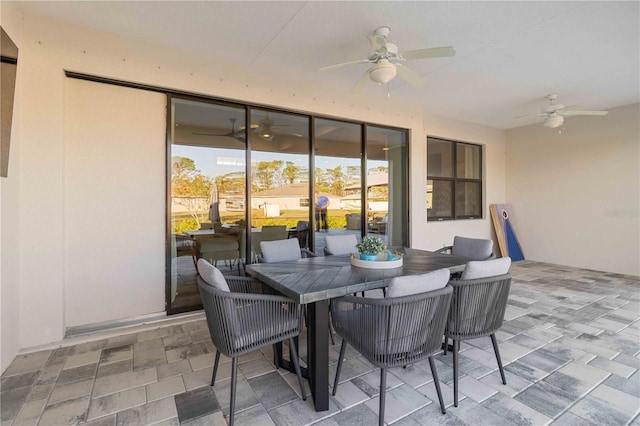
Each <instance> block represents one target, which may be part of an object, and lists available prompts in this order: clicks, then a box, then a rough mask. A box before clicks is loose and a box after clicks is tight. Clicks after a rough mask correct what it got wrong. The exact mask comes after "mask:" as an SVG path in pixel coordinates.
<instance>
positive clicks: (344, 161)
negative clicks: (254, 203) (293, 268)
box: [314, 118, 363, 254]
mask: <svg viewBox="0 0 640 426" xmlns="http://www.w3.org/2000/svg"><path fill="white" fill-rule="evenodd" d="M314 154H315V157H314V159H315V168H314V172H315V173H314V174H315V180H314V190H315V198H314V204H315V206H314V212H315V213H314V221H315V246H314V247H315V250H316V253H318V254H322V253H323V252H324V246H325V244H324V241H325V236H326V235H330V234H331V235H335V234H354V235H356V237H357V238H358V239H359V238H360V236H361V234H362V213H363V212H362V125H360V124H355V123H348V122H344V121H337V120H327V119H319V118H318V119H316V120H315V121H314ZM354 250H355V249H354Z"/></svg>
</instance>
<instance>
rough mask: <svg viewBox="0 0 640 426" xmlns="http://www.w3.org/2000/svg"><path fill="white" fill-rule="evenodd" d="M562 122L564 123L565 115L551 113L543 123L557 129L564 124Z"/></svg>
mask: <svg viewBox="0 0 640 426" xmlns="http://www.w3.org/2000/svg"><path fill="white" fill-rule="evenodd" d="M562 123H564V117H563V116H561V115H551V116H550V117H549V118H547V119H546V120H544V123H542V125H543V126H544V127H549V128H550V129H555V128H556V127H560V126H562Z"/></svg>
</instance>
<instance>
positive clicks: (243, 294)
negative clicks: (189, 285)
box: [198, 259, 307, 425]
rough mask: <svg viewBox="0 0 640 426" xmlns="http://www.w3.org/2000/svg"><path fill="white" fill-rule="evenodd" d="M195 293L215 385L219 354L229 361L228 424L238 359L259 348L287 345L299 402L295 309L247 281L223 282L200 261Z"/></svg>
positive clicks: (232, 411) (231, 416)
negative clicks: (197, 292)
mask: <svg viewBox="0 0 640 426" xmlns="http://www.w3.org/2000/svg"><path fill="white" fill-rule="evenodd" d="M198 272H199V276H198V287H199V288H200V295H201V297H202V304H203V306H204V312H205V315H206V317H207V325H208V326H209V333H210V335H211V341H212V342H213V345H214V346H215V347H216V358H215V363H214V366H213V375H212V376H211V386H212V387H213V386H214V385H215V381H216V374H217V372H218V364H219V363H220V353H223V354H224V355H225V356H227V357H230V358H231V398H230V408H229V424H230V425H233V422H234V417H235V406H236V380H237V372H238V357H239V356H241V355H244V354H246V353H249V352H253V351H255V350H257V349H260V348H262V347H264V346H267V345H271V344H275V343H279V342H282V341H284V340H288V341H289V350H290V352H291V361H292V362H293V365H294V368H295V371H296V374H297V376H298V384H299V385H300V389H301V390H302V399H303V400H306V398H307V396H306V392H305V389H304V384H303V382H302V374H301V372H300V365H299V363H298V354H297V350H296V345H295V342H294V340H293V338H294V337H297V336H298V335H299V334H300V330H301V328H302V324H301V321H300V305H298V304H297V303H295V302H293V301H292V300H291V299H288V298H286V297H284V296H275V295H268V294H261V293H263V289H262V285H261V283H260V281H257V280H254V279H251V278H246V277H227V278H226V279H225V277H224V276H223V275H222V273H221V272H220V271H219V270H218V269H216V268H215V267H213V266H212V265H211V264H209V263H208V262H206V261H205V260H203V259H200V260H199V261H198Z"/></svg>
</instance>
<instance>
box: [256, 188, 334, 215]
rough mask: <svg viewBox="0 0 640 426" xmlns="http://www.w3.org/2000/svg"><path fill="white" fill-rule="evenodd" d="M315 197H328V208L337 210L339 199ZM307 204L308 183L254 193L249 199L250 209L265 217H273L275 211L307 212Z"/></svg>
mask: <svg viewBox="0 0 640 426" xmlns="http://www.w3.org/2000/svg"><path fill="white" fill-rule="evenodd" d="M316 195H324V196H326V197H328V198H329V201H330V203H331V204H330V208H339V206H340V197H338V196H336V195H333V194H327V193H320V194H316ZM309 203H310V201H309V184H308V183H293V184H290V185H284V186H281V187H279V188H273V189H267V190H266V191H261V192H256V193H254V194H253V196H252V197H251V208H252V209H263V210H264V211H265V215H267V216H274V215H275V214H274V213H275V211H281V210H308V209H309ZM276 206H277V207H276ZM334 206H335V207H334ZM278 215H279V214H278ZM276 216H277V215H276Z"/></svg>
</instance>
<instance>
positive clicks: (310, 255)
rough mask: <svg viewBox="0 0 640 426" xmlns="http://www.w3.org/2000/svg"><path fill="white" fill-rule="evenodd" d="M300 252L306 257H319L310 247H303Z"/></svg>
mask: <svg viewBox="0 0 640 426" xmlns="http://www.w3.org/2000/svg"><path fill="white" fill-rule="evenodd" d="M300 254H301V255H302V257H303V258H305V257H318V255H317V254H315V253H314V252H312V251H311V250H308V249H301V250H300Z"/></svg>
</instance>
